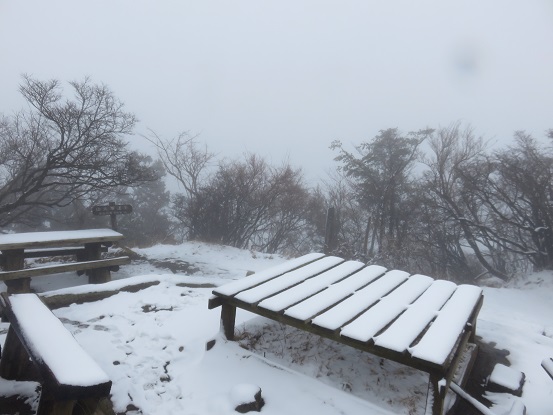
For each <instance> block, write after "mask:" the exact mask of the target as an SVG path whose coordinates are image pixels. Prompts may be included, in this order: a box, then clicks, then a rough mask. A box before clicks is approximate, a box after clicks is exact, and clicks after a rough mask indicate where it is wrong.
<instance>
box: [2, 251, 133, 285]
mask: <svg viewBox="0 0 553 415" xmlns="http://www.w3.org/2000/svg"><path fill="white" fill-rule="evenodd" d="M130 261H131V260H130V258H129V257H127V256H122V257H117V258H109V259H99V260H96V261H85V262H72V263H67V264H56V265H46V266H40V267H35V268H28V269H21V270H16V271H1V272H0V281H9V280H15V279H19V278H29V277H38V276H42V275H51V274H59V273H61V272H71V271H80V270H89V269H97V268H109V267H113V266H119V265H125V264H128V263H130Z"/></svg>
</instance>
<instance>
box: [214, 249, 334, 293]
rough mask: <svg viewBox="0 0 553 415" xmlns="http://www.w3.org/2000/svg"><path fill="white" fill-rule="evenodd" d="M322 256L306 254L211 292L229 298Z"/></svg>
mask: <svg viewBox="0 0 553 415" xmlns="http://www.w3.org/2000/svg"><path fill="white" fill-rule="evenodd" d="M323 256H324V254H319V253H313V254H307V255H304V256H301V257H299V258H295V259H292V260H290V261H286V262H284V263H283V264H280V265H276V266H274V267H271V268H269V269H266V270H264V271H261V272H257V273H255V274H253V275H250V276H249V277H247V278H242V279H240V280H238V281H234V282H231V283H229V284H225V285H223V286H222V287H218V288H216V289H214V290H213V292H214V293H217V294H221V295H225V296H229V297H230V296H233V295H235V294H236V293H239V292H240V291H243V290H247V289H248V288H251V287H253V286H255V285H258V284H261V283H263V282H265V281H268V280H270V279H272V278H275V277H278V276H279V275H282V274H284V273H286V272H289V271H291V270H293V269H295V268H298V267H300V266H302V265H304V264H307V263H308V262H311V261H315V260H317V259H319V258H322V257H323Z"/></svg>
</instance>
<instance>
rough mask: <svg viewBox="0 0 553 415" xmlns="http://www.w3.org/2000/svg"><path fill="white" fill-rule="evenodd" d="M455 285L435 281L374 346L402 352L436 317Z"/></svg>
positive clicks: (448, 282) (381, 335)
mask: <svg viewBox="0 0 553 415" xmlns="http://www.w3.org/2000/svg"><path fill="white" fill-rule="evenodd" d="M456 288H457V285H456V284H454V283H453V282H451V281H445V280H437V281H434V282H433V283H432V285H431V286H430V287H429V288H428V289H427V290H426V291H425V292H424V293H423V294H422V295H421V296H420V297H419V298H418V299H417V300H416V301H415V302H414V303H413V304H411V305H410V306H409V307H408V308H407V310H406V311H405V312H404V313H403V314H402V315H401V316H399V318H398V319H397V320H396V321H394V323H393V324H392V325H391V326H390V327H388V328H387V329H386V331H384V332H383V333H382V334H380V335H379V336H378V337H376V339H375V345H377V346H380V347H385V348H387V349H390V350H395V351H397V352H403V351H405V350H407V348H408V347H409V346H410V345H411V343H413V341H414V340H415V339H416V338H417V337H418V336H419V335H420V334H421V333H422V331H423V330H424V329H425V328H426V327H427V326H428V324H429V323H430V322H431V321H432V320H433V319H434V318H435V317H436V315H437V314H438V311H439V310H440V309H441V308H442V307H443V305H444V304H445V302H446V301H447V300H448V299H449V298H450V297H451V295H452V294H453V292H454V291H455V289H456Z"/></svg>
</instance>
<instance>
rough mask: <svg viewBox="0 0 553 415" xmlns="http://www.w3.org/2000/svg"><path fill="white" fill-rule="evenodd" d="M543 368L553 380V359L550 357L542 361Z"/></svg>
mask: <svg viewBox="0 0 553 415" xmlns="http://www.w3.org/2000/svg"><path fill="white" fill-rule="evenodd" d="M541 367H543V369H544V370H545V371H546V372H547V374H548V375H549V376H550V377H551V379H553V358H551V357H548V358H545V359H543V360H542V362H541Z"/></svg>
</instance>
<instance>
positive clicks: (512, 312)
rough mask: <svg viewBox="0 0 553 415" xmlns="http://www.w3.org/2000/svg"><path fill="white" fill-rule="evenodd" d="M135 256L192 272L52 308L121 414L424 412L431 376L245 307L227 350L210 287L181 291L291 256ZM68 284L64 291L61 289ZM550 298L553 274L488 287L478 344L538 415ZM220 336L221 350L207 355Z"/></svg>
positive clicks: (208, 251) (497, 399)
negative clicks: (518, 377)
mask: <svg viewBox="0 0 553 415" xmlns="http://www.w3.org/2000/svg"><path fill="white" fill-rule="evenodd" d="M139 253H140V254H141V255H143V256H145V257H147V258H148V259H150V260H158V261H162V262H163V261H164V260H165V259H168V260H174V259H178V260H181V261H186V262H189V263H191V264H193V265H194V266H195V268H197V271H196V272H195V273H194V274H193V275H184V274H179V273H176V274H173V273H171V272H170V271H163V270H160V269H159V268H156V267H154V266H153V265H151V263H150V262H146V261H138V262H135V263H133V264H131V265H129V266H126V267H123V268H122V269H121V271H119V272H118V273H115V274H113V275H114V277H117V278H119V279H125V281H113V282H111V283H109V284H108V286H109V285H112V286H113V287H114V288H115V287H117V285H121V283H123V282H124V283H129V282H133V281H136V282H138V281H143V280H146V279H147V280H152V279H155V280H159V281H160V283H159V284H158V285H155V286H152V287H149V288H146V289H144V290H141V291H139V292H137V293H127V292H121V293H119V294H117V295H114V296H112V297H110V298H107V299H105V300H102V301H97V302H94V303H88V304H82V305H75V304H74V305H71V306H69V307H65V308H61V309H58V310H56V311H55V314H56V315H57V316H58V317H59V318H60V319H62V321H63V322H64V323H65V324H66V326H67V327H68V328H69V330H70V331H72V332H73V334H74V335H75V337H76V338H77V340H78V341H79V342H80V343H81V345H83V347H84V348H85V349H86V350H87V351H88V352H89V353H90V354H91V355H92V357H93V358H94V359H95V360H96V361H97V362H98V363H99V365H100V366H101V367H102V369H103V370H104V371H106V373H108V375H109V376H110V378H111V379H112V380H113V388H112V393H113V397H112V400H113V402H114V405H115V410H116V411H118V412H124V411H127V413H129V414H131V413H144V414H232V413H234V411H233V407H232V402H233V396H232V395H233V392H232V391H233V390H236V387H237V385H243V384H253V385H257V386H259V387H260V388H261V389H262V394H263V397H264V399H265V402H266V405H265V407H264V408H263V410H262V412H263V413H265V414H268V415H271V414H275V415H276V414H279V415H280V414H305V413H317V414H348V415H355V414H376V415H380V414H392V413H401V414H420V413H424V402H425V399H426V386H427V376H426V375H425V374H423V373H421V372H417V371H415V370H412V369H409V368H406V367H404V366H402V365H398V364H395V363H392V362H388V361H385V360H383V359H380V358H376V357H372V356H367V354H363V353H361V352H358V351H355V350H352V349H350V348H348V347H345V346H342V345H338V344H335V343H334V342H330V341H326V340H322V339H320V338H318V337H316V336H311V335H309V334H306V333H302V332H299V331H297V330H294V329H292V328H289V327H284V326H281V325H279V324H277V323H273V322H270V321H268V320H265V319H263V318H260V317H256V316H253V315H252V314H249V313H246V312H241V310H239V311H238V315H237V323H238V326H237V330H238V339H239V341H238V342H227V341H225V340H224V339H223V338H222V337H221V336H220V335H219V310H218V309H216V310H208V309H207V300H208V298H209V297H210V296H211V290H212V288H197V287H194V286H187V285H186V284H187V283H189V284H190V283H198V282H201V283H210V284H213V285H221V284H224V283H226V282H229V281H230V280H232V279H239V278H243V277H244V276H245V275H246V272H247V271H260V270H262V269H266V268H268V267H270V266H273V265H277V264H280V263H282V262H283V261H285V260H286V258H282V257H279V256H276V255H275V256H270V255H264V254H258V253H254V252H249V251H241V250H237V249H234V248H228V247H221V246H216V245H206V244H200V243H186V244H183V245H179V246H156V247H153V248H150V249H143V250H140V251H139ZM39 280H40V281H39ZM84 283H85V280H84V279H82V278H75V277H73V276H62V277H61V278H60V277H44V278H37V279H36V280H35V281H34V283H33V286H34V288H35V289H36V290H37V291H48V293H47V294H45V295H49V296H51V295H55V294H60V293H71V292H82V291H86V290H90V289H98V286H85V285H78V284H84ZM63 285H66V286H68V287H66V288H61V289H58V288H59V287H60V286H63ZM104 288H105V287H104ZM54 289H57V290H54ZM552 293H553V274H551V273H540V274H533V275H530V276H528V277H527V278H526V279H525V280H523V281H521V282H520V283H518V284H517V285H516V286H512V287H507V288H485V300H484V306H483V308H482V311H481V313H480V318H479V320H478V327H477V334H478V335H479V336H480V337H482V341H484V342H487V343H490V342H495V343H496V346H495V347H496V348H497V349H505V350H507V351H508V353H509V354H508V355H507V359H508V361H509V362H510V364H511V367H512V368H513V369H515V370H518V371H522V372H524V373H525V374H526V385H525V387H524V391H523V395H522V398H521V399H522V401H523V402H524V404H525V405H526V407H527V409H528V413H529V414H532V415H545V414H551V413H553V410H552V409H551V408H552V405H553V381H551V379H550V378H549V377H548V376H547V374H546V373H545V371H544V370H543V369H542V368H541V367H540V362H541V360H542V359H543V358H545V357H547V356H553V302H552V301H551V295H552ZM5 327H6V325H5V323H2V325H0V329H2V328H5ZM4 337H5V334H4V335H0V342H3V338H4ZM214 338H216V339H217V342H216V345H215V347H214V348H213V349H211V350H210V351H205V345H206V342H207V341H209V340H211V339H214ZM240 346H242V347H240ZM246 348H247V349H246ZM0 388H1V386H0ZM488 398H490V400H492V401H493V402H494V403H495V406H494V407H493V408H492V409H493V410H494V411H495V412H496V413H498V414H501V413H505V412H506V411H507V410H508V408H510V406H511V405H512V400H513V399H514V398H513V397H512V396H511V395H507V394H499V393H495V394H489V395H488Z"/></svg>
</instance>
